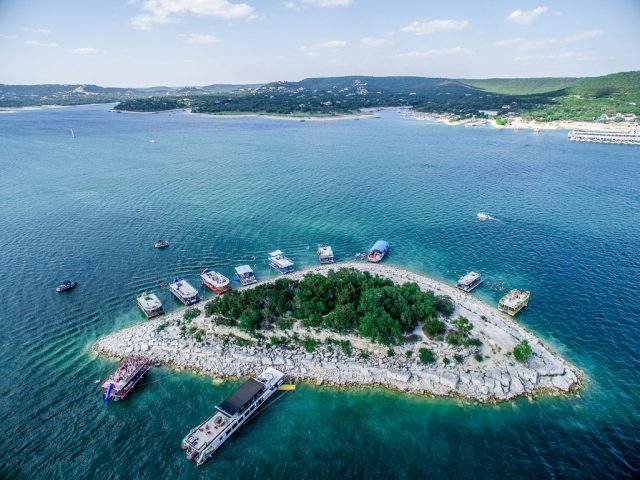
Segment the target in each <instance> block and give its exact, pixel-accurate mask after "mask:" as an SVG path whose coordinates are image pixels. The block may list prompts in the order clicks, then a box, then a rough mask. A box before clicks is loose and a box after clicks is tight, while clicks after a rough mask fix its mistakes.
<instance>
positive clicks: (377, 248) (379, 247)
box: [367, 240, 389, 263]
mask: <svg viewBox="0 0 640 480" xmlns="http://www.w3.org/2000/svg"><path fill="white" fill-rule="evenodd" d="M388 251H389V243H388V242H387V241H385V240H378V241H377V242H376V243H374V244H373V247H371V249H370V250H369V254H368V255H367V260H368V261H370V262H371V263H379V262H380V261H381V260H382V259H383V258H384V257H385V255H386V254H387V252H388Z"/></svg>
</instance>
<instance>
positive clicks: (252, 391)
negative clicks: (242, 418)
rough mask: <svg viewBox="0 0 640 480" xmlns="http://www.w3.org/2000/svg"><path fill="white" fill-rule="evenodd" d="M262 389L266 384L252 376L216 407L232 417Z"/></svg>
mask: <svg viewBox="0 0 640 480" xmlns="http://www.w3.org/2000/svg"><path fill="white" fill-rule="evenodd" d="M262 390H264V385H263V384H262V383H260V382H259V381H257V380H256V379H255V378H250V379H249V380H247V381H246V382H244V383H243V384H242V386H241V387H240V388H239V389H238V390H236V391H235V392H233V393H232V394H231V395H229V396H228V397H227V398H226V399H225V400H224V401H223V402H222V403H221V404H220V405H218V406H217V407H216V408H217V409H218V410H219V411H221V412H222V413H224V414H226V415H228V416H230V417H232V416H233V415H235V414H236V413H238V412H239V411H240V410H242V409H243V407H245V406H246V405H247V404H248V403H249V402H251V400H253V398H254V397H255V396H256V395H258V394H259V393H260V392H262Z"/></svg>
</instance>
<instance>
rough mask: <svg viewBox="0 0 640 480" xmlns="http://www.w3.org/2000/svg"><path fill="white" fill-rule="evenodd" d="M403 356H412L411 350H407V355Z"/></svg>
mask: <svg viewBox="0 0 640 480" xmlns="http://www.w3.org/2000/svg"><path fill="white" fill-rule="evenodd" d="M405 355H406V356H407V357H409V358H411V357H412V356H413V350H407V353H405Z"/></svg>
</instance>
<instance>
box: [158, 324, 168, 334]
mask: <svg viewBox="0 0 640 480" xmlns="http://www.w3.org/2000/svg"><path fill="white" fill-rule="evenodd" d="M165 328H167V322H160V323H159V324H158V326H157V327H156V332H157V333H160V332H161V331H163V330H164V329H165Z"/></svg>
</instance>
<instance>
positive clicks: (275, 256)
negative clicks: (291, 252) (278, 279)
mask: <svg viewBox="0 0 640 480" xmlns="http://www.w3.org/2000/svg"><path fill="white" fill-rule="evenodd" d="M268 261H269V265H270V266H271V267H272V268H275V269H276V270H277V271H279V272H280V273H282V274H285V273H289V272H292V271H293V262H292V261H291V260H289V259H288V258H287V257H285V256H284V253H282V251H281V250H276V251H275V252H271V253H269V259H268Z"/></svg>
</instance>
